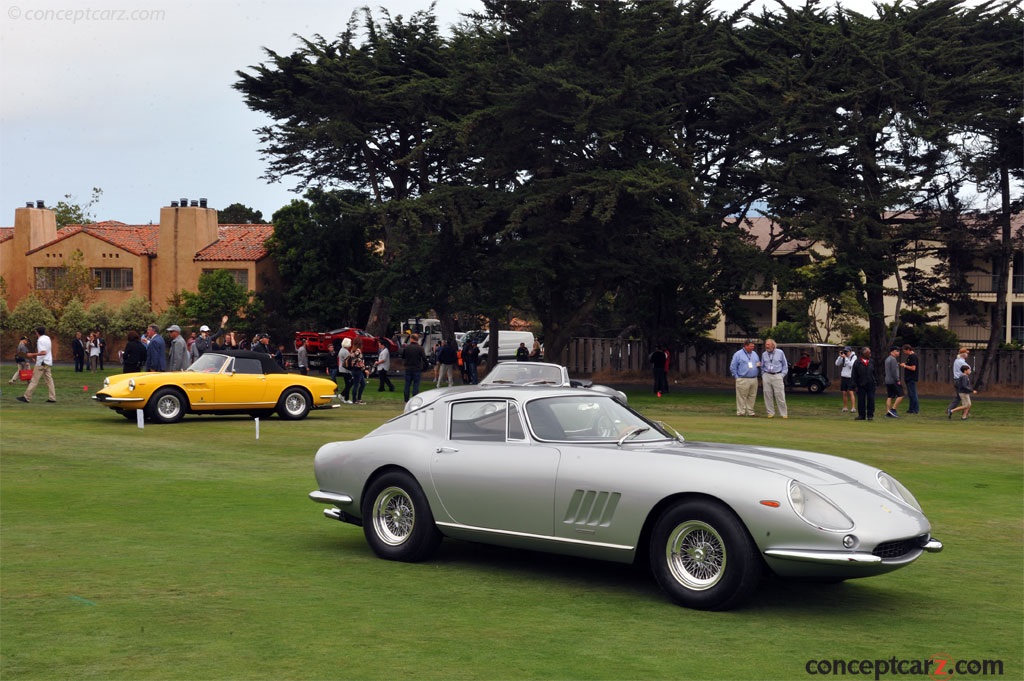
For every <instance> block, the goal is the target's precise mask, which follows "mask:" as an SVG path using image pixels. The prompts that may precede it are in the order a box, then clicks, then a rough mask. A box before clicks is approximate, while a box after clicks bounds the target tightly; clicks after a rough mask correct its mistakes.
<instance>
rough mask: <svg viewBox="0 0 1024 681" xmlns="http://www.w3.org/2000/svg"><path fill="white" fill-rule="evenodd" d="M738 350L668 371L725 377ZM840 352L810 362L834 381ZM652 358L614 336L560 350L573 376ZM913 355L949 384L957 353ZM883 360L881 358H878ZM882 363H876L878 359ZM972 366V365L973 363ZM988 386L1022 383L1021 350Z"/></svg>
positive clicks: (675, 361)
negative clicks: (820, 365) (817, 365)
mask: <svg viewBox="0 0 1024 681" xmlns="http://www.w3.org/2000/svg"><path fill="white" fill-rule="evenodd" d="M738 349H739V345H737V344H734V343H721V344H717V345H716V346H715V347H714V348H713V349H712V350H711V352H709V353H707V354H704V355H702V356H698V355H697V352H696V351H695V350H694V349H693V348H687V349H685V350H681V351H679V352H673V353H672V361H671V370H672V371H675V372H679V373H681V374H711V375H715V376H728V375H729V362H730V361H731V360H732V356H733V353H735V352H736V350H738ZM784 349H785V350H786V356H787V359H789V361H790V362H791V363H792V362H795V361H796V359H797V358H796V357H793V356H791V355H792V354H793V352H792V349H786V348H784ZM840 349H841V348H840V347H838V346H834V347H818V348H815V354H816V356H814V357H812V360H813V361H815V362H818V361H820V362H821V363H822V367H823V372H824V373H825V374H826V375H827V376H829V377H830V378H839V368H838V367H837V366H835V361H836V357H837V356H838V354H839V350H840ZM982 352H983V351H981V350H979V351H976V352H972V353H971V357H970V358H969V359H968V360H967V361H968V363H969V364H971V366H975V368H978V367H980V364H981V355H982ZM650 354H651V349H650V346H649V345H648V344H647V342H646V341H642V340H620V339H617V338H573V339H572V340H570V341H569V346H568V348H567V349H566V351H565V355H564V358H563V362H562V363H563V364H565V366H566V367H568V369H569V373H570V374H573V375H577V376H589V375H591V374H596V373H601V372H609V371H610V372H645V373H646V372H648V371H649V370H650V368H651V367H650V363H649V362H648V357H649V356H650ZM915 354H916V355H917V357H918V360H917V361H918V367H919V369H918V372H919V374H918V380H919V381H922V382H932V381H934V382H939V383H944V382H948V381H952V380H953V375H952V371H953V369H952V367H953V360H954V359H956V350H951V349H936V348H922V349H918V350H916V351H915ZM883 359H884V358H883ZM878 363H879V364H880V363H881V360H878ZM975 363H977V365H976V364H975ZM991 380H992V383H1003V384H1008V385H1013V384H1018V383H1024V352H1021V351H1019V350H1000V351H999V352H997V353H996V356H995V365H994V366H993V368H992V378H991Z"/></svg>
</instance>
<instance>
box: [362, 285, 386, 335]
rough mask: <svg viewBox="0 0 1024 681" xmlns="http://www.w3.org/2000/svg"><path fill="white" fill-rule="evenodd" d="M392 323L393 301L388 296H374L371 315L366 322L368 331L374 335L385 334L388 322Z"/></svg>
mask: <svg viewBox="0 0 1024 681" xmlns="http://www.w3.org/2000/svg"><path fill="white" fill-rule="evenodd" d="M390 323H391V303H390V301H389V300H388V299H387V298H384V297H382V296H380V295H376V296H374V297H373V305H372V306H371V307H370V317H369V320H368V321H367V322H366V332H367V333H370V334H373V335H374V336H385V335H387V332H388V324H390Z"/></svg>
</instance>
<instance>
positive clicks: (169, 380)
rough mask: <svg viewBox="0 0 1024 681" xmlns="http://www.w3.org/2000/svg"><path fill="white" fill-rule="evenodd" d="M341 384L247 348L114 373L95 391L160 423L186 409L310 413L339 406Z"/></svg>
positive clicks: (128, 414) (123, 410)
mask: <svg viewBox="0 0 1024 681" xmlns="http://www.w3.org/2000/svg"><path fill="white" fill-rule="evenodd" d="M337 387H338V386H337V384H335V382H334V381H330V380H328V379H326V378H317V377H314V376H302V375H300V374H289V373H287V372H286V371H285V370H284V369H282V368H281V367H279V366H278V365H277V363H276V362H275V361H274V358H273V357H271V356H270V355H267V354H264V353H261V352H249V351H245V350H224V351H215V352H207V353H206V354H204V355H203V356H202V357H200V358H199V359H197V360H196V361H195V362H194V363H193V364H192V366H190V367H189V368H188V369H186V370H185V371H166V372H150V373H131V374H118V375H115V376H110V377H108V378H106V379H105V380H104V381H103V389H102V390H100V391H99V392H98V393H96V394H95V395H93V397H92V398H93V399H94V400H96V401H97V402H99V403H100V404H102V405H104V406H106V407H110V408H111V409H113V410H114V411H116V412H117V413H118V414H121V415H122V416H124V417H125V418H128V419H132V420H135V419H136V418H137V416H136V413H137V412H138V410H140V409H141V410H143V413H144V414H145V415H146V418H147V419H149V420H151V421H156V422H157V423H176V422H177V421H180V420H181V419H182V417H184V416H185V414H249V415H250V416H254V417H257V416H258V417H267V416H270V415H272V414H273V413H274V412H275V411H276V412H277V413H278V414H279V415H280V416H281V418H283V419H289V420H296V419H303V418H306V415H307V414H309V411H310V409H325V408H330V407H332V406H337V405H336V404H334V403H333V400H334V398H335V390H337Z"/></svg>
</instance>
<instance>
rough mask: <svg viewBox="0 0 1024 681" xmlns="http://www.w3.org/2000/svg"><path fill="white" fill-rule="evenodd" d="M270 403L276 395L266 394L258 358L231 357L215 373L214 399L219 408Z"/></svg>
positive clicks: (274, 401) (265, 380) (264, 381)
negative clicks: (221, 368)
mask: <svg viewBox="0 0 1024 681" xmlns="http://www.w3.org/2000/svg"><path fill="white" fill-rule="evenodd" d="M268 400H269V402H270V404H271V405H273V404H274V403H276V402H277V396H276V395H268V394H267V377H266V375H265V374H264V373H263V366H262V365H261V364H260V361H259V360H258V359H252V358H249V357H233V358H232V362H231V363H230V364H229V365H228V366H226V367H225V368H224V370H223V371H222V372H221V373H220V374H218V375H217V385H216V388H215V395H214V401H215V402H216V403H217V406H218V407H220V408H228V407H235V408H245V407H258V406H263V407H265V406H266V405H267V402H268Z"/></svg>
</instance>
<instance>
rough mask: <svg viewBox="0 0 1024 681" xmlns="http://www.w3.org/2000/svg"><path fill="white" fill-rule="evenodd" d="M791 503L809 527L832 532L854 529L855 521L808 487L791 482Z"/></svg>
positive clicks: (794, 481)
mask: <svg viewBox="0 0 1024 681" xmlns="http://www.w3.org/2000/svg"><path fill="white" fill-rule="evenodd" d="M789 503H790V505H791V506H792V507H793V510H794V511H795V512H796V514H797V515H798V516H800V519H801V520H803V521H804V522H805V523H807V524H808V525H813V526H814V527H817V528H818V529H822V530H830V531H832V532H844V531H846V530H851V529H853V521H852V520H850V518H849V517H848V516H847V515H846V514H845V513H843V512H842V511H840V510H839V507H838V506H836V505H835V504H833V503H832V502H831V501H829V500H828V499H827V498H825V496H824V495H822V494H820V493H819V492H817V491H815V490H814V489H812V488H811V487H808V486H807V485H805V484H803V483H800V482H797V481H796V480H790V481H789Z"/></svg>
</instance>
